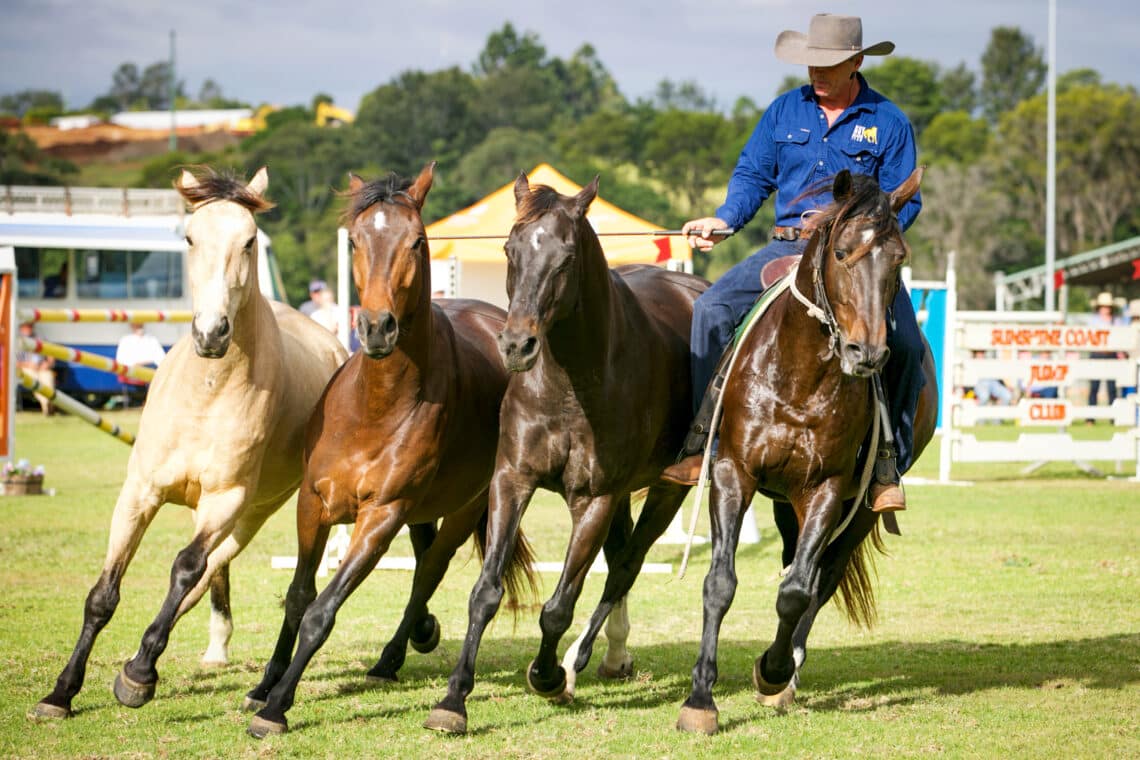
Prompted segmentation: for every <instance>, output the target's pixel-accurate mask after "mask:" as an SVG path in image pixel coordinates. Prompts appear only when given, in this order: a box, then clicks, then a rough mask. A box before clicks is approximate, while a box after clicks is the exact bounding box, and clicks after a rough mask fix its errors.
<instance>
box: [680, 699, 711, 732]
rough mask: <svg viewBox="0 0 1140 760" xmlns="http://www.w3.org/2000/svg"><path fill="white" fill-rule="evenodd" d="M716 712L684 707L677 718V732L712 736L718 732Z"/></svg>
mask: <svg viewBox="0 0 1140 760" xmlns="http://www.w3.org/2000/svg"><path fill="white" fill-rule="evenodd" d="M716 718H717V711H716V710H698V709H697V708H695V707H688V706H685V707H682V708H681V714H680V715H679V716H678V717H677V730H678V731H688V732H690V733H694V734H707V735H708V736H712V735H713V734H715V733H716V732H717V729H718V726H717V722H716Z"/></svg>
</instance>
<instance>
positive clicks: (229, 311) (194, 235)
mask: <svg viewBox="0 0 1140 760" xmlns="http://www.w3.org/2000/svg"><path fill="white" fill-rule="evenodd" d="M268 184H269V172H268V171H266V169H265V167H264V166H263V167H262V168H261V169H259V170H258V171H257V173H256V174H254V175H253V179H252V180H250V181H249V184H246V183H245V182H242V181H241V180H238V179H236V178H235V177H231V176H228V175H223V174H218V173H217V172H214V171H213V170H211V169H208V168H205V167H201V168H200V169H198V170H196V171H195V172H194V173H191V172H190V171H187V170H186V169H183V170H182V174H181V175H180V176H179V178H178V179H177V180H176V181H175V183H174V187H175V188H176V189H177V190H178V192H179V193H181V194H182V197H183V198H184V199H185V200H186V201H187V203H189V204H190V205H191V207H192V208H193V212H192V213H191V214H190V219H189V220H188V221H187V222H186V244H187V245H188V246H189V253H188V263H189V272H190V298H191V300H192V302H193V311H194V318H193V321H192V322H191V324H190V333H191V336H192V338H193V341H194V350H195V352H197V354H198V355H199V356H201V357H203V358H206V359H220V358H221V357H223V356H225V355H226V351H228V350H229V347H230V341H231V339H232V338H233V326H234V319H235V317H236V315H237V313H238V311H239V310H240V309H241V308H242V307H243V306H244V305H245V304H246V302H248V301H249V298H250V294H251V293H257V292H259V291H258V281H257V224H256V222H254V219H253V215H254V214H256V213H258V212H260V211H265V210H267V209H271V208H273V204H272V203H271V202H270V201H268V200H266V199H265V197H264V194H265V188H266V187H267V186H268Z"/></svg>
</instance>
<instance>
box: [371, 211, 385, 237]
mask: <svg viewBox="0 0 1140 760" xmlns="http://www.w3.org/2000/svg"><path fill="white" fill-rule="evenodd" d="M372 225H373V226H374V227H375V228H376V231H377V232H383V231H384V228H385V227H386V226H388V220H387V218H386V217H385V216H384V212H383V211H379V210H377V212H376V214H375V215H374V216H373V217H372Z"/></svg>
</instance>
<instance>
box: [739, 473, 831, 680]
mask: <svg viewBox="0 0 1140 760" xmlns="http://www.w3.org/2000/svg"><path fill="white" fill-rule="evenodd" d="M806 498H807V505H806V508H805V509H803V510H802V514H803V515H804V519H803V528H802V529H801V530H800V536H799V542H798V544H797V547H796V556H795V559H793V560H792V565H791V567H790V568H789V569H788V572H787V574H786V575H785V576H784V580H783V581H782V582H781V583H780V590H779V592H778V593H777V595H776V614H777V616H778V617H779V619H780V622H779V625H778V626H777V628H776V637H775V639H774V640H773V641H772V643H771V644H770V645H769V646H768V649H767V651H765V652H764V654H763V655H761V656H760V658H759V659H757V660H756V663H755V665H754V666H753V669H752V679H753V683H755V685H756V688H757V690H758V691H759V692H760V693H761V694H779V693H780V692H781V691H783V690H784V688H785V687H786V686H787V685H788V683H789V682H790V681H791V680H792V676H793V675H794V674H795V671H796V662H795V659H794V657H793V656H792V634H793V633H794V632H795V630H796V626H798V625H799V622H800V618H801V617H803V615H804V613H805V612H806V611H807V609H808V606H809V605H810V604H811V601H812V597H813V595H814V594H815V593H816V588H817V584H818V580H819V567H820V560H821V558H822V557H823V553H824V551H825V550H826V549H827V542H828V539H829V538H830V537H831V531H832V529H833V528H834V527H835V525H836V523H837V521H838V518H839V513H840V509H841V508H842V506H843V504H842V500H841V499H840V497H839V481H838V479H837V478H832V479H830V480H828V481H826V482H824V483H823V484H821V485H820V486H819V487H818V488H817V489H816V490H815V491H812V492H811V493H809V494H808V495H807V496H806Z"/></svg>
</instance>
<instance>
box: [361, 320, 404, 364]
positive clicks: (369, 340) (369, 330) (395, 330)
mask: <svg viewBox="0 0 1140 760" xmlns="http://www.w3.org/2000/svg"><path fill="white" fill-rule="evenodd" d="M356 337H357V338H359V339H360V349H361V350H362V351H363V352H364V353H365V355H366V356H368V357H370V358H372V359H383V358H384V357H385V356H387V355H388V354H390V353H392V352H393V351H394V350H395V349H396V340H397V339H398V338H399V337H400V323H399V322H398V321H397V320H396V315H395V314H393V313H392V312H390V311H375V312H374V311H369V310H367V309H361V310H360V311H358V312H357V313H356Z"/></svg>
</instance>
